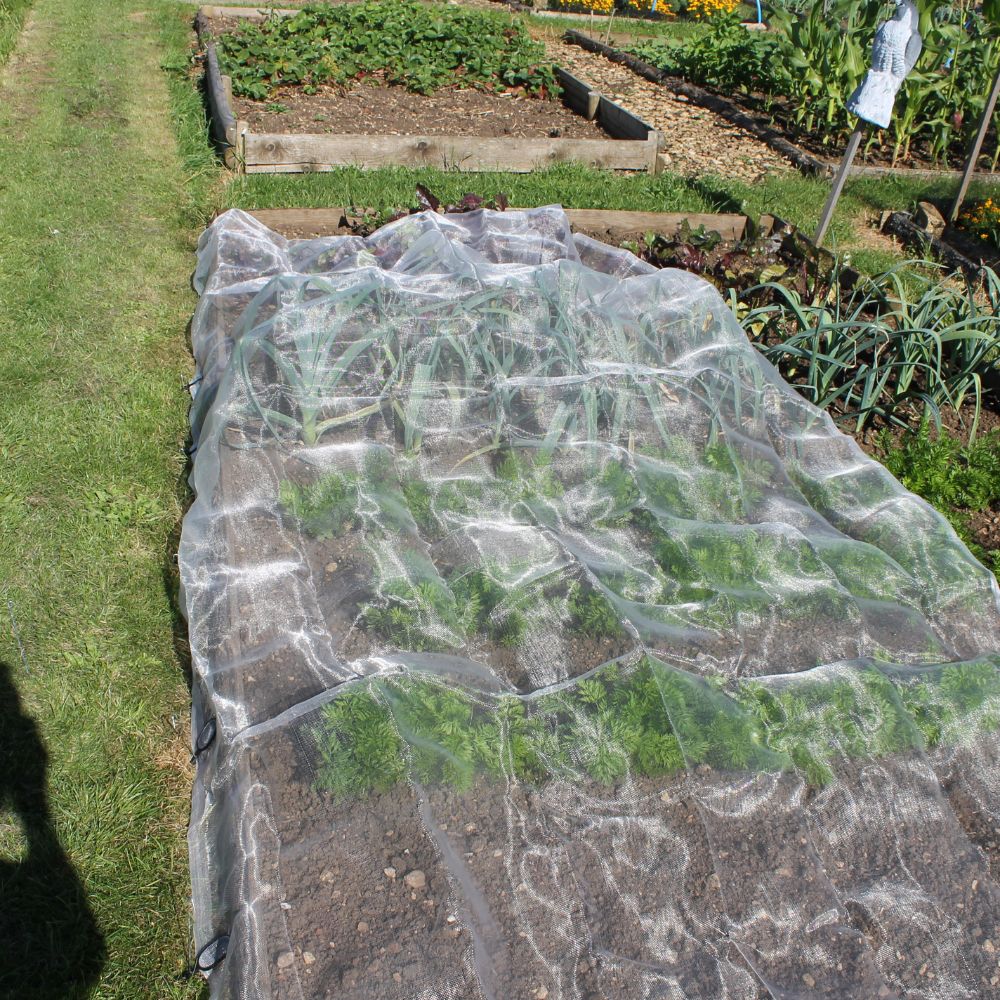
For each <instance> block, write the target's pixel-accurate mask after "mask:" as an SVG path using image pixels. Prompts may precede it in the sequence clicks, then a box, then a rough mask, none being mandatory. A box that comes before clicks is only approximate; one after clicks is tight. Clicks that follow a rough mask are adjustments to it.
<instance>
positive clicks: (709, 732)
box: [312, 657, 1000, 797]
mask: <svg viewBox="0 0 1000 1000" xmlns="http://www.w3.org/2000/svg"><path fill="white" fill-rule="evenodd" d="M998 728H1000V660H998V659H997V658H995V657H986V658H983V659H981V660H976V661H971V662H968V663H959V664H947V665H944V666H938V667H928V668H907V669H906V670H902V669H900V668H894V667H889V666H884V667H883V666H876V665H874V664H870V665H867V666H861V667H858V668H836V669H834V668H828V667H824V668H819V669H818V670H815V671H809V672H807V673H805V674H800V675H788V676H785V677H781V678H772V679H769V680H768V681H767V682H764V681H760V680H750V681H742V682H740V683H738V684H736V685H735V686H732V687H728V688H727V685H726V684H725V682H724V681H723V680H722V679H721V678H699V677H695V676H693V675H690V674H687V673H685V672H684V671H681V670H676V669H674V668H672V667H669V666H668V665H666V664H665V663H662V662H661V661H659V660H656V659H654V658H651V657H645V658H643V659H642V660H641V661H640V662H639V663H638V664H637V665H635V666H634V667H632V668H630V669H629V670H625V669H623V668H622V667H620V666H619V665H618V664H610V665H609V666H607V667H604V668H602V669H601V670H600V671H598V672H597V673H595V674H593V675H591V676H589V677H585V678H581V679H580V680H578V681H576V682H575V683H573V684H570V685H568V686H566V687H564V688H561V689H559V690H557V691H555V692H552V693H549V694H545V695H542V696H541V697H540V698H537V699H523V698H518V697H515V696H501V697H499V698H487V697H482V698H480V697H477V696H475V695H473V694H471V693H467V692H465V691H463V690H461V689H459V688H454V687H451V686H449V685H448V684H447V682H445V681H444V680H441V679H439V678H436V677H432V676H430V675H423V674H418V675H403V676H399V677H393V678H382V679H378V680H374V681H368V682H363V686H361V687H359V688H355V689H353V690H352V691H349V692H347V693H344V694H341V695H338V696H337V697H335V698H334V699H333V701H331V702H330V704H329V705H328V706H327V707H326V708H325V709H324V710H323V712H322V714H321V716H320V719H319V720H318V722H317V724H316V725H315V726H314V727H313V730H312V734H313V740H314V742H315V744H316V747H317V753H318V757H319V761H320V763H319V766H318V768H317V777H316V783H317V786H318V787H321V788H324V789H327V790H329V791H330V792H332V793H333V794H334V795H335V796H337V797H355V796H363V795H367V794H370V793H371V792H372V791H382V790H385V789H386V788H389V787H391V786H392V785H393V784H395V783H397V782H399V781H401V780H404V779H406V778H407V777H410V778H412V779H413V780H416V781H418V782H420V783H422V784H445V785H450V786H452V787H455V788H457V789H458V790H464V789H467V788H468V787H469V786H470V785H471V784H472V782H473V781H474V780H475V779H476V777H477V776H479V775H482V776H485V777H487V778H494V779H498V778H514V779H516V780H518V781H522V782H526V783H529V784H541V783H543V782H546V781H551V780H554V779H566V780H571V781H572V780H575V779H577V778H579V776H580V775H581V774H586V775H587V776H588V777H589V778H590V779H592V780H593V781H596V782H598V783H600V784H604V785H612V784H615V783H617V782H619V781H621V780H623V779H624V778H626V777H627V776H628V775H630V774H635V775H641V776H644V777H660V776H663V775H670V774H676V773H678V772H681V771H683V770H685V768H697V767H699V766H700V765H705V764H707V765H708V766H710V767H712V768H715V769H717V770H721V771H737V772H751V773H752V772H755V771H761V770H763V771H780V770H792V769H794V770H796V771H798V772H799V773H800V774H801V775H802V777H803V778H804V780H805V781H806V782H807V783H808V784H810V785H813V786H816V787H822V786H824V785H828V784H830V783H831V782H832V781H833V780H834V779H835V777H836V773H837V768H838V766H839V764H840V762H841V761H843V760H846V759H858V760H864V759H871V758H878V757H885V756H889V755H892V754H897V753H902V752H906V751H907V750H913V749H920V748H922V747H924V746H929V747H936V746H939V745H944V744H952V743H962V742H965V741H968V740H970V739H973V738H974V737H975V735H976V734H977V733H982V732H987V731H995V730H997V729H998Z"/></svg>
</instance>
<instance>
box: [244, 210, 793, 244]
mask: <svg viewBox="0 0 1000 1000" xmlns="http://www.w3.org/2000/svg"><path fill="white" fill-rule="evenodd" d="M510 211H526V209H523V208H522V209H510ZM563 211H564V212H565V213H566V216H567V218H568V219H569V221H570V224H571V225H573V226H579V227H584V228H588V229H607V230H609V231H610V230H614V229H617V230H620V231H627V232H656V233H659V234H661V235H664V236H670V235H673V234H674V233H676V232H677V231H678V230H679V229H680V228H681V226H682V225H683V224H684V223H685V222H686V223H687V224H688V225H689V226H690V227H691V228H692V229H697V228H698V227H699V226H704V227H705V228H706V229H707V230H709V231H710V232H717V233H718V234H719V235H720V236H721V237H722V238H723V239H734V240H738V239H741V238H742V237H743V236H744V235H745V233H746V232H747V229H748V227H749V226H750V225H751V220H750V219H749V218H748V217H747V216H745V215H735V214H731V213H729V214H727V213H722V214H699V213H684V212H625V211H615V210H610V209H600V208H596V209H591V208H566V209H563ZM248 214H249V215H252V216H253V217H254V218H255V219H256V220H257V221H258V222H260V223H262V224H263V225H265V226H267V228H268V229H272V230H274V231H275V232H278V233H281V232H282V230H283V229H284V230H289V229H292V230H305V231H307V232H309V233H312V234H313V235H315V236H334V235H338V234H340V233H342V232H343V230H344V229H345V228H346V226H347V222H348V220H349V218H350V217H351V210H350V209H347V208H262V209H256V210H253V211H250V212H248ZM778 224H779V223H777V220H774V219H773V218H772V217H771V216H764V217H763V218H762V220H761V227H762V229H766V230H767V231H770V230H771V229H772V228H774V227H775V226H776V225H778ZM282 235H284V234H283V233H282ZM295 238H302V237H295ZM305 238H308V237H305Z"/></svg>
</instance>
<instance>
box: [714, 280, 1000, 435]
mask: <svg viewBox="0 0 1000 1000" xmlns="http://www.w3.org/2000/svg"><path fill="white" fill-rule="evenodd" d="M810 291H811V293H812V294H811V296H810V297H806V294H805V293H803V292H801V291H798V290H796V289H794V288H789V287H786V286H785V285H781V284H777V283H774V282H765V283H764V284H762V285H759V286H757V287H756V288H751V289H749V290H748V291H747V293H746V296H745V298H746V299H747V300H749V301H750V302H752V301H753V299H754V297H756V296H758V295H760V294H761V293H762V292H766V297H767V299H768V300H769V301H767V303H766V304H765V305H761V306H755V307H750V308H748V307H747V306H745V305H742V304H741V303H733V305H734V309H735V311H736V313H737V315H738V317H739V319H740V322H741V324H742V326H743V329H744V330H745V331H746V332H747V335H748V336H749V337H750V338H751V340H753V341H754V342H755V343H756V344H757V346H758V348H759V349H760V350H761V351H762V353H763V354H764V355H765V357H767V358H768V360H769V361H771V362H772V363H774V364H775V365H776V366H777V367H778V368H779V370H780V371H781V373H782V375H783V376H784V377H785V378H786V379H787V380H788V381H789V382H791V383H792V384H793V385H795V386H796V387H797V388H798V389H799V391H801V392H802V393H803V395H805V396H806V397H807V398H808V399H810V400H811V401H812V402H813V403H815V404H816V405H817V406H820V407H822V408H824V409H828V408H834V409H836V410H837V411H839V412H840V413H843V414H845V415H848V416H850V417H852V418H854V421H855V428H856V430H861V429H862V428H863V427H865V426H866V425H868V424H869V423H871V422H872V421H873V420H874V419H875V418H881V419H883V420H888V421H892V422H894V423H898V424H905V423H906V422H907V420H909V419H912V417H913V414H914V413H917V414H918V415H919V414H920V413H923V412H926V413H927V414H929V415H930V416H931V418H932V419H933V420H934V421H935V423H937V424H938V425H940V419H941V410H942V409H944V408H952V409H956V410H957V409H960V408H961V407H962V405H963V404H964V403H972V404H973V405H974V412H975V419H976V420H978V416H979V411H980V405H981V400H982V393H983V381H984V379H985V378H986V377H988V375H989V374H990V372H991V371H992V370H995V367H996V363H997V342H998V338H1000V278H998V276H997V275H996V274H995V273H994V272H993V271H992V270H990V269H989V268H986V269H984V271H983V284H982V286H978V285H976V284H973V283H971V282H963V283H961V284H959V282H958V281H957V280H956V281H947V282H945V281H942V280H940V276H939V275H932V276H929V277H928V276H926V275H924V274H923V273H921V272H920V271H919V270H918V269H917V268H916V266H914V264H913V262H910V263H909V264H908V265H898V266H896V267H893V268H891V269H890V270H888V271H886V272H884V273H882V274H878V275H875V276H873V277H871V278H862V279H861V280H860V281H858V282H857V283H856V284H855V285H854V286H853V287H852V288H851V289H849V290H848V289H846V288H843V287H842V286H841V284H840V274H839V272H836V271H835V272H834V274H833V275H832V277H831V279H830V284H829V285H828V286H821V287H816V288H813V289H811V290H810Z"/></svg>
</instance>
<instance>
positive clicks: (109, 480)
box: [0, 0, 215, 1000]
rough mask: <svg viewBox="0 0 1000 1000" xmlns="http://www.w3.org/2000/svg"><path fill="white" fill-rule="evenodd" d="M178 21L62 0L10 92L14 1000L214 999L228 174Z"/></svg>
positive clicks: (7, 299) (9, 845) (8, 874)
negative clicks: (199, 336) (211, 339)
mask: <svg viewBox="0 0 1000 1000" xmlns="http://www.w3.org/2000/svg"><path fill="white" fill-rule="evenodd" d="M8 7H9V5H8ZM18 8H19V10H21V11H22V12H23V8H24V5H23V4H19V5H18ZM159 9H160V10H164V11H177V10H179V8H173V7H168V6H164V7H161V8H159ZM188 16H190V13H189V14H188ZM157 18H158V14H154V13H153V12H151V11H150V9H149V6H148V5H145V4H139V3H136V2H132V0H90V2H88V3H86V4H80V3H76V2H74V0H36V3H35V6H34V21H35V29H34V30H33V31H32V33H31V34H30V35H29V36H25V37H24V42H25V44H26V49H25V51H24V56H25V58H24V59H22V60H20V61H19V63H18V66H19V72H18V73H16V74H11V75H10V76H9V78H8V79H7V80H6V81H5V84H4V86H3V90H2V92H0V129H2V130H3V132H4V133H5V134H8V135H11V134H14V135H16V136H17V138H18V141H16V142H5V143H2V144H0V177H2V178H3V181H2V182H0V259H2V260H3V267H2V268H0V329H2V330H3V343H4V350H3V352H2V354H0V523H2V529H0V662H2V664H4V665H5V666H4V667H3V668H2V669H0V682H2V683H3V691H2V692H0V699H2V707H0V747H2V753H3V758H2V759H0V820H3V821H5V823H4V825H3V827H2V828H3V829H4V830H5V831H7V833H6V834H5V836H4V837H3V838H0V851H2V853H0V881H2V884H0V894H2V898H3V907H2V909H0V939H2V940H3V948H2V949H0V995H3V996H17V997H20V998H42V997H45V998H57V997H58V998H65V997H77V996H84V995H99V996H101V997H108V998H111V997H114V998H121V1000H135V998H137V997H157V998H163V997H179V996H191V995H194V993H195V991H197V988H198V987H197V985H196V984H185V983H183V982H181V981H179V980H178V979H177V976H178V973H179V972H180V971H181V970H182V969H183V967H184V964H185V962H186V960H187V956H188V951H189V932H188V922H189V915H188V874H187V852H186V843H185V828H186V823H187V813H188V807H189V802H190V783H191V773H190V770H189V768H188V766H187V758H186V754H187V746H188V726H189V723H188V717H189V699H188V682H187V679H186V676H185V661H184V658H183V653H182V652H180V650H181V649H182V642H181V636H182V633H183V628H182V625H181V622H180V620H179V617H178V615H177V614H176V611H175V598H174V570H173V567H172V563H171V553H172V552H174V551H175V549H176V541H177V530H178V525H179V522H180V517H181V513H182V507H183V504H184V502H185V497H186V486H185V483H184V464H185V463H184V458H183V454H182V450H181V449H182V445H183V443H184V441H185V439H186V435H187V425H186V413H187V404H188V401H187V398H186V394H185V392H184V388H183V386H184V383H185V381H186V380H187V379H188V378H189V372H190V369H191V362H190V357H189V354H188V351H187V348H186V345H185V341H184V330H185V326H186V323H187V320H188V317H189V316H190V313H191V310H192V307H193V305H194V299H193V296H192V295H191V293H190V291H189V290H188V289H189V286H188V278H189V274H190V271H191V267H192V256H191V254H192V250H193V248H194V239H195V237H196V235H197V231H198V229H199V227H200V225H201V222H202V220H203V217H204V207H205V205H206V204H207V202H205V201H204V199H205V197H207V193H208V191H209V184H210V182H211V173H210V171H209V167H208V161H207V158H206V156H205V153H204V146H203V144H200V138H199V139H198V142H195V141H194V139H195V135H194V134H192V135H189V137H188V138H189V139H190V140H191V141H190V142H188V143H186V148H185V152H184V155H183V156H182V155H180V154H179V152H178V149H177V147H176V145H175V141H174V135H173V134H172V133H171V130H170V122H169V119H168V117H167V109H168V107H169V96H168V87H167V79H166V77H165V76H164V75H163V74H162V73H161V72H160V71H159V65H160V60H161V58H162V53H163V51H164V47H165V46H166V47H169V46H171V45H173V46H176V43H177V40H178V38H181V37H183V28H182V26H181V22H179V21H171V22H170V24H169V26H168V25H167V24H164V25H161V24H160V23H159V21H158V20H157ZM112 28H114V30H112ZM3 37H6V36H0V38H3ZM174 58H175V60H176V61H178V62H182V61H183V54H182V52H181V51H178V50H176V48H175V51H174ZM172 90H173V92H174V98H175V112H176V114H175V120H176V122H177V123H178V124H181V122H182V120H184V121H187V123H188V124H187V127H188V128H189V129H191V130H193V133H198V132H199V129H200V128H201V127H200V126H198V127H197V128H196V127H195V120H194V119H193V118H190V117H188V118H185V116H184V114H183V113H182V111H181V107H180V105H181V104H182V103H184V102H181V101H180V89H179V88H178V87H177V86H174V85H172ZM186 103H187V106H188V108H189V110H190V109H191V108H193V106H194V105H193V102H192V100H191V99H187V101H186ZM199 145H200V149H199V148H198V147H199ZM211 170H212V171H214V170H215V168H214V167H212V168H211ZM199 206H200V207H199ZM8 602H9V604H8ZM9 612H11V613H12V616H13V622H15V623H16V626H15V625H13V624H12V622H11V614H9ZM21 646H23V651H24V658H25V660H26V663H27V667H26V666H25V665H24V662H23V661H22V652H21ZM15 692H16V694H15ZM32 719H33V720H34V723H32V722H31V720H32ZM45 753H47V761H46V759H45V757H44V754H45ZM46 764H47V767H46ZM11 831H13V832H11Z"/></svg>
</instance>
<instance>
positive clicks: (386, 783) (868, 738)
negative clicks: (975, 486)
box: [180, 209, 1000, 1000]
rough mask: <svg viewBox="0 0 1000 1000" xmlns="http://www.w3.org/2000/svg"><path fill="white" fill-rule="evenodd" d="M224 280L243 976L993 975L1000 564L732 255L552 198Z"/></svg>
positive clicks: (203, 396) (210, 543)
mask: <svg viewBox="0 0 1000 1000" xmlns="http://www.w3.org/2000/svg"><path fill="white" fill-rule="evenodd" d="M196 285H197V287H198V289H199V291H200V293H201V296H202V297H201V302H200V304H199V307H198V311H197V314H196V316H195V320H194V323H193V327H192V339H193V344H194V349H195V353H196V355H197V358H198V362H199V367H200V370H201V372H202V376H203V377H202V381H201V383H200V386H199V391H198V395H197V398H196V401H195V406H194V409H193V414H192V420H193V426H194V431H195V436H196V440H197V443H198V450H197V453H196V458H195V465H194V474H193V483H194V486H195V489H196V492H197V500H196V502H195V504H194V506H193V507H192V508H191V510H190V512H189V513H188V516H187V518H186V521H185V526H184V533H183V538H182V543H181V552H180V562H181V568H182V576H183V582H184V592H185V598H186V604H187V610H188V616H189V623H190V632H191V645H192V653H193V660H194V671H195V729H196V732H199V733H202V732H208V733H212V732H213V729H212V728H211V727H209V729H207V730H206V729H205V728H204V727H205V726H206V724H207V723H209V722H210V721H212V722H214V732H215V734H216V735H215V738H214V741H212V742H210V743H209V745H207V746H206V747H205V748H204V749H203V750H201V751H200V752H199V753H198V758H199V772H198V781H197V786H196V792H195V802H194V812H193V819H192V829H191V847H192V872H193V884H194V892H195V916H196V935H197V939H198V945H199V946H205V945H210V946H211V947H210V951H209V952H208V953H206V954H210V955H211V956H212V957H213V959H214V958H217V957H218V956H219V955H220V954H221V953H222V951H223V950H224V951H226V957H225V958H224V959H223V960H221V961H220V963H219V964H218V965H217V966H216V968H215V970H214V971H212V972H211V974H210V976H211V982H212V994H213V996H217V997H230V996H232V997H236V996H241V997H242V996H248V995H250V996H257V997H286V996H287V997H291V996H296V997H299V996H306V997H325V996H328V995H336V996H344V997H358V998H361V997H365V998H371V997H394V998H395V997H399V998H402V997H407V998H410V997H413V998H416V997H445V996H449V997H484V998H485V997H497V998H500V997H526V998H553V1000H554V998H556V997H565V998H569V997H615V998H618V997H621V998H626V997H627V998H632V997H635V998H640V997H643V998H644V997H654V996H670V997H701V998H706V1000H708V998H712V1000H715V998H719V997H742V998H756V997H761V998H763V997H767V996H796V997H844V998H855V997H889V996H897V997H902V996H920V997H924V996H926V997H931V996H968V997H972V996H987V995H990V993H991V992H993V991H994V990H995V987H996V984H997V982H998V979H997V977H998V975H1000V970H998V966H997V957H998V951H997V947H996V946H995V944H996V942H998V941H1000V937H998V935H1000V926H998V921H1000V889H998V886H997V884H996V883H995V881H994V880H993V877H992V874H991V871H992V869H991V864H993V863H995V862H996V861H997V860H998V859H997V858H996V857H995V856H994V853H995V845H994V841H993V839H992V838H993V833H992V830H993V828H994V827H995V826H996V824H997V820H998V818H1000V817H998V810H1000V798H998V796H997V793H996V790H995V787H994V783H993V777H992V775H993V774H994V773H995V771H994V769H995V767H996V765H997V764H998V763H1000V650H998V648H997V626H998V624H1000V602H998V592H997V585H996V581H995V580H994V579H993V577H992V576H991V575H990V574H989V573H988V572H987V571H986V570H984V569H983V567H982V566H980V565H979V564H978V563H977V562H976V561H975V559H973V557H972V556H971V555H970V554H969V552H968V551H967V550H966V549H965V547H964V546H963V545H962V544H961V542H960V541H959V540H958V539H957V537H956V536H955V534H954V532H953V531H952V529H951V528H950V527H949V525H948V524H947V522H946V521H945V520H944V519H943V518H942V517H941V516H940V515H938V514H937V513H936V512H935V511H933V510H932V509H931V508H930V507H929V506H928V505H927V504H926V503H924V502H923V501H921V500H919V499H917V498H916V497H914V496H913V495H912V494H909V493H907V492H906V491H905V490H904V489H903V488H902V487H901V486H900V485H899V484H898V483H897V482H896V481H895V480H894V479H893V478H892V477H891V476H890V475H889V474H888V473H887V472H886V471H885V470H884V469H883V468H882V467H881V466H879V465H878V464H876V463H874V462H872V461H871V460H869V459H867V458H866V457H865V456H864V454H863V453H862V452H861V451H860V449H859V448H858V447H857V446H856V445H855V444H854V443H853V441H851V440H850V439H849V438H847V437H845V436H843V435H841V434H840V433H838V432H837V430H836V429H835V427H834V425H833V423H832V422H831V421H830V419H829V418H828V417H827V416H826V415H825V414H823V413H821V412H820V411H819V410H817V409H816V408H815V407H813V406H812V405H811V404H809V403H808V402H806V401H805V400H804V399H802V398H801V397H800V396H798V395H797V394H796V393H794V392H793V391H792V390H790V389H789V388H788V387H787V386H786V385H785V384H784V383H783V382H782V381H781V380H780V378H779V377H778V376H777V374H776V372H775V371H774V369H772V368H771V367H770V366H769V364H768V363H767V362H766V361H765V360H763V359H762V357H761V356H760V355H759V354H758V353H757V351H756V350H755V349H754V348H753V347H752V346H751V345H750V343H749V342H748V341H747V339H746V337H745V336H744V335H743V333H742V332H741V330H740V328H739V326H738V325H737V323H736V321H735V319H734V317H733V316H732V314H731V313H730V312H729V311H728V310H727V309H726V307H725V305H724V304H723V302H722V300H721V298H720V297H719V295H718V293H717V292H716V291H715V290H714V289H713V288H712V287H711V286H710V285H708V284H707V283H706V282H703V281H701V280H700V279H698V278H696V277H693V276H691V275H689V274H686V273H682V272H678V271H671V270H657V269H656V268H654V267H652V266H651V265H648V264H645V263H643V262H641V261H639V260H638V259H637V258H635V257H633V256H631V255H630V254H628V253H627V252H625V251H621V250H615V249H612V248H610V247H606V246H604V245H603V244H599V243H596V242H594V241H592V240H589V239H587V238H586V237H581V236H576V237H574V236H572V235H571V234H570V231H569V226H568V223H567V221H566V218H565V216H564V215H563V214H562V212H561V211H560V210H558V209H540V210H536V211H532V212H505V213H494V212H488V211H483V212H474V213H470V214H466V215H461V216H439V215H436V214H433V213H424V214H420V215H415V216H410V217H408V218H405V219H402V220H400V221H398V222H396V223H392V224H390V225H389V226H386V227H384V228H382V229H380V230H378V231H377V232H376V233H375V234H373V235H372V236H371V237H368V238H365V239H362V238H360V237H333V238H327V239H318V240H310V241H299V242H288V241H286V240H284V239H282V238H281V237H279V236H277V235H275V234H273V233H271V232H269V231H268V230H266V229H265V228H264V227H263V226H261V225H260V224H259V223H257V222H256V221H255V220H253V219H252V218H251V217H249V216H247V215H245V214H243V213H240V212H229V213H227V214H226V215H224V216H222V217H221V218H220V219H218V220H216V222H215V223H214V224H213V226H212V227H211V228H210V229H209V230H208V232H207V233H206V234H205V236H204V237H203V239H202V243H201V246H200V253H199V267H198V272H197V275H196ZM201 743H202V744H205V743H208V740H207V738H206V739H203V740H202V741H201ZM213 941H214V942H216V943H215V944H214V945H212V944H211V943H212V942H213ZM219 942H223V944H224V945H225V948H223V947H222V946H221V945H220V944H219ZM206 964H208V963H206Z"/></svg>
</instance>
